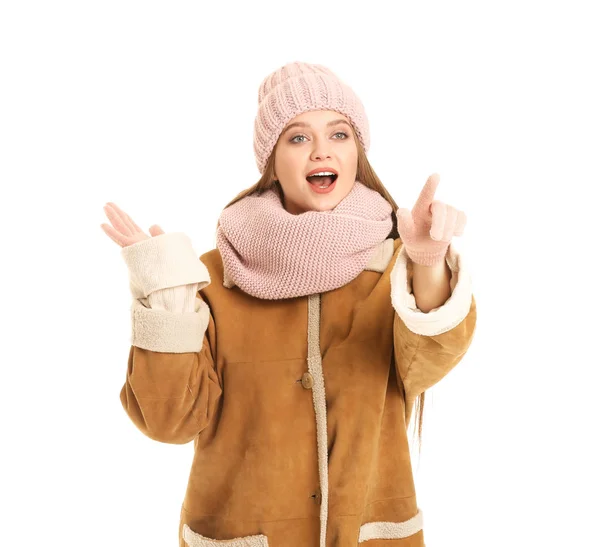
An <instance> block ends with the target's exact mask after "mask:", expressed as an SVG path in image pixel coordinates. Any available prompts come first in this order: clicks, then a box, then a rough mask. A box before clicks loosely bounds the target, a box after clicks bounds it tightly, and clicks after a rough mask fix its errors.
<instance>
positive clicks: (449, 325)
mask: <svg viewBox="0 0 600 547" xmlns="http://www.w3.org/2000/svg"><path fill="white" fill-rule="evenodd" d="M409 260H410V259H409V258H408V255H407V254H406V249H405V248H404V246H403V247H402V248H401V249H400V252H399V253H398V258H397V260H396V263H395V264H394V267H393V268H392V271H391V274H390V282H391V286H392V305H393V307H394V309H395V310H396V313H397V314H398V315H399V316H400V318H401V319H402V321H404V324H405V325H406V327H407V328H408V329H409V330H411V331H412V332H414V333H415V334H422V335H424V336H434V335H436V334H442V333H444V332H447V331H449V330H452V329H453V328H454V327H455V326H456V325H458V324H459V323H460V322H461V321H462V320H463V319H464V318H465V317H466V316H467V315H468V313H469V310H470V308H471V301H472V287H471V276H470V274H469V271H468V267H467V264H466V261H465V258H464V257H463V256H462V255H461V254H460V253H459V252H458V250H457V249H456V247H455V246H454V245H453V244H452V242H451V243H450V247H449V248H448V252H447V253H446V262H447V264H448V266H449V267H450V270H451V271H452V278H451V280H450V288H451V290H452V294H451V295H450V298H448V300H446V302H445V303H444V304H443V305H441V306H439V307H437V308H433V309H432V310H431V311H429V312H428V313H424V312H422V311H421V310H420V309H419V308H418V307H417V304H416V301H415V297H414V294H413V293H412V286H411V284H409V282H408V278H407V264H408V261H409Z"/></svg>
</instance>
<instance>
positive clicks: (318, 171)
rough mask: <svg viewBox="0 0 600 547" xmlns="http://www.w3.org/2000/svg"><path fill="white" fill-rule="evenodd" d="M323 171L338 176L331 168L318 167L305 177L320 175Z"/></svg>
mask: <svg viewBox="0 0 600 547" xmlns="http://www.w3.org/2000/svg"><path fill="white" fill-rule="evenodd" d="M323 171H329V172H331V173H334V174H335V175H336V176H337V175H338V174H339V173H338V172H337V171H336V170H335V169H333V168H332V167H319V168H317V169H313V170H312V171H310V172H309V173H307V174H306V176H307V177H310V176H311V175H314V174H315V173H321V172H323Z"/></svg>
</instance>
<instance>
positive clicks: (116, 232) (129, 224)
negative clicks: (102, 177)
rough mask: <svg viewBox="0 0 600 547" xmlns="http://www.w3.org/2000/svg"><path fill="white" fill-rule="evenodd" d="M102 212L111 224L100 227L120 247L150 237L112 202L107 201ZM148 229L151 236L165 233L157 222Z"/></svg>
mask: <svg viewBox="0 0 600 547" xmlns="http://www.w3.org/2000/svg"><path fill="white" fill-rule="evenodd" d="M104 212H105V213H106V216H107V217H108V220H110V222H111V224H112V226H109V225H108V224H101V225H100V227H101V228H102V229H103V230H104V232H105V233H106V235H107V236H108V237H110V238H111V239H112V240H113V241H114V242H115V243H117V244H118V245H120V246H121V247H127V246H129V245H133V244H134V243H138V242H140V241H143V240H144V239H150V236H149V235H147V234H146V233H144V232H143V231H142V229H141V228H140V227H139V226H138V225H137V224H136V223H135V222H133V220H131V217H130V216H129V215H128V214H127V213H125V212H124V211H121V209H119V208H118V207H117V206H116V205H115V204H114V203H112V202H110V201H109V202H108V203H107V204H106V205H105V206H104ZM113 226H114V228H113ZM149 231H150V234H151V235H152V236H153V237H154V236H159V235H162V234H164V233H165V232H163V230H162V229H161V227H160V226H159V225H158V224H153V225H152V226H150V230H149Z"/></svg>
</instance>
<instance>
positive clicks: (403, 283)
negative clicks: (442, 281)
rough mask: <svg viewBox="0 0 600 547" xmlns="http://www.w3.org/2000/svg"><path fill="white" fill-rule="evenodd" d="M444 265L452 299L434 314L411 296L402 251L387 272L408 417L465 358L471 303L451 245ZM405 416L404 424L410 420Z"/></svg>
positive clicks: (463, 266) (471, 319) (462, 262)
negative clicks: (420, 398)
mask: <svg viewBox="0 0 600 547" xmlns="http://www.w3.org/2000/svg"><path fill="white" fill-rule="evenodd" d="M446 262H447V264H448V266H449V267H450V270H451V272H452V278H451V281H450V286H451V290H452V293H451V295H450V297H449V298H448V300H447V301H446V302H445V303H444V304H443V305H442V306H439V307H438V308H434V309H432V310H431V311H430V312H428V313H423V312H422V311H421V310H419V309H418V308H417V305H416V301H415V297H414V295H413V293H412V268H411V263H410V259H409V258H408V256H407V254H406V251H405V249H404V247H402V248H401V249H400V252H399V253H398V257H397V259H396V262H395V264H394V266H393V269H392V272H391V279H390V281H391V286H392V305H393V307H394V310H395V312H396V313H395V314H394V357H395V363H396V370H397V376H398V379H399V380H400V381H401V383H402V389H403V390H404V396H405V399H406V407H407V413H410V409H411V407H412V403H413V402H414V400H415V399H416V398H417V397H418V396H419V395H420V394H421V393H423V392H424V391H425V390H426V389H428V388H430V387H431V386H433V385H434V384H436V383H437V382H439V381H440V380H441V379H442V378H443V377H444V376H445V375H446V374H448V372H450V370H452V368H454V367H455V366H456V365H457V364H458V363H459V362H460V361H461V359H462V358H463V356H464V355H465V353H466V352H467V350H468V348H469V346H470V345H471V341H472V340H473V335H474V333H475V324H476V320H477V309H476V304H475V298H474V296H473V294H472V288H471V279H470V275H469V272H468V268H467V265H466V264H465V260H464V257H463V256H462V255H461V254H460V253H459V252H458V251H457V249H456V247H455V246H454V245H453V244H452V243H451V244H450V247H449V249H448V253H447V254H446ZM409 415H410V414H408V415H407V420H408V418H409Z"/></svg>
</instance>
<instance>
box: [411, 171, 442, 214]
mask: <svg viewBox="0 0 600 547" xmlns="http://www.w3.org/2000/svg"><path fill="white" fill-rule="evenodd" d="M439 183H440V176H439V175H438V174H437V173H433V175H431V176H430V177H429V178H428V179H427V182H426V183H425V186H423V189H422V190H421V193H420V194H419V197H418V198H417V201H416V202H415V206H414V208H413V212H415V213H418V214H421V215H422V214H427V213H428V212H429V207H430V206H431V204H432V203H433V198H434V196H435V191H436V190H437V187H438V184H439Z"/></svg>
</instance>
